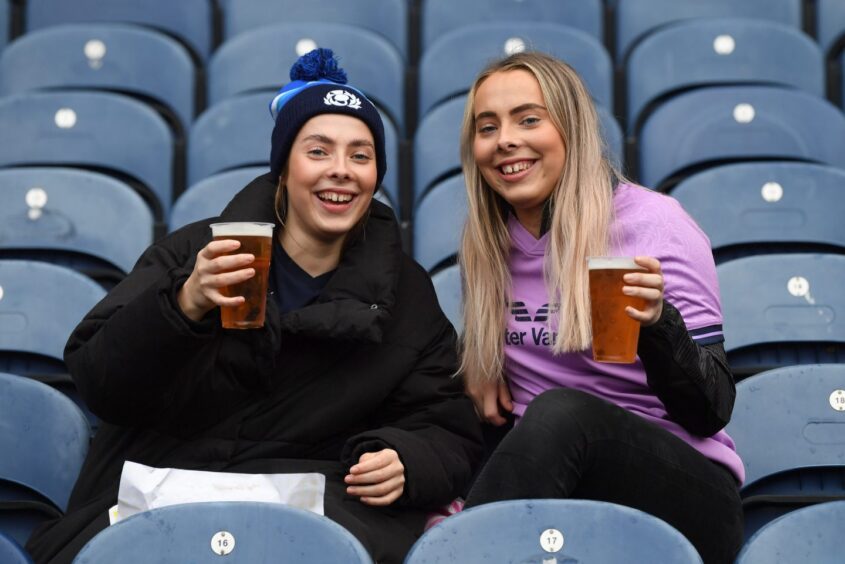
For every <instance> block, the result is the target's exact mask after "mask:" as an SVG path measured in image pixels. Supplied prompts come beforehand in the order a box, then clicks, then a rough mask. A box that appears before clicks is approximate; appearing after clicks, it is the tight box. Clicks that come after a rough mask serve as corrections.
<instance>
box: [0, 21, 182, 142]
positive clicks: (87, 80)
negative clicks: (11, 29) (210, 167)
mask: <svg viewBox="0 0 845 564" xmlns="http://www.w3.org/2000/svg"><path fill="white" fill-rule="evenodd" d="M195 75H196V71H195V68H194V63H193V61H192V60H191V56H190V54H189V53H188V51H187V49H185V47H184V46H183V45H182V44H180V43H179V42H178V41H175V40H174V39H171V38H170V37H168V36H167V35H164V34H163V33H159V32H157V31H154V30H150V29H144V28H141V27H138V26H131V25H123V24H93V23H92V24H68V25H61V26H55V27H49V28H45V29H42V30H38V31H33V32H30V33H27V34H26V35H23V36H21V37H19V38H18V39H17V40H15V41H14V42H13V43H12V44H10V45H9V46H8V47H7V48H6V49H5V50H3V53H2V57H0V84H2V87H0V95H4V96H6V95H9V94H14V93H18V92H26V91H32V90H48V89H53V90H57V89H59V90H70V89H87V90H94V89H96V90H111V91H117V92H121V93H125V94H129V95H132V96H137V97H139V98H141V99H144V101H146V100H150V101H151V102H152V103H153V105H154V106H155V107H157V109H161V110H162V113H163V114H164V115H165V116H167V117H168V118H170V121H171V122H175V123H174V126H176V127H177V128H178V129H177V132H178V133H179V134H180V136H181V137H184V135H185V133H186V132H187V130H188V127H189V126H190V124H191V122H192V121H193V119H194V98H195V96H196V93H195V83H196V76H195Z"/></svg>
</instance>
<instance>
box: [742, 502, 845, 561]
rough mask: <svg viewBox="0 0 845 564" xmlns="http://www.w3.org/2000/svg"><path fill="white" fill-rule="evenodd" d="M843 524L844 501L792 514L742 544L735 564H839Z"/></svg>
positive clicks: (844, 521) (806, 508) (844, 518)
mask: <svg viewBox="0 0 845 564" xmlns="http://www.w3.org/2000/svg"><path fill="white" fill-rule="evenodd" d="M843 523H845V501H831V502H828V503H819V504H817V505H812V506H810V507H805V508H803V509H798V510H796V511H792V512H791V513H788V514H787V515H784V516H783V517H780V518H779V519H776V520H775V521H772V522H771V523H769V524H768V525H766V526H765V527H764V528H763V529H761V530H759V531H758V532H757V534H755V535H754V536H753V537H752V538H751V539H750V540H749V541H748V542H747V543H745V545H744V546H743V548H742V550H741V551H740V553H739V556H737V559H736V564H791V563H794V562H813V563H814V564H834V563H835V562H841V561H842V526H843Z"/></svg>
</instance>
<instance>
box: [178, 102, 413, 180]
mask: <svg viewBox="0 0 845 564" xmlns="http://www.w3.org/2000/svg"><path fill="white" fill-rule="evenodd" d="M271 99H272V94H269V95H268V94H267V93H263V92H261V93H256V94H245V95H243V96H236V97H234V98H229V99H226V100H223V101H222V102H220V103H218V104H216V105H214V106H212V107H210V108H208V109H207V110H206V111H205V112H203V113H202V115H201V116H200V117H199V118H198V119H197V120H196V121H195V122H194V125H193V127H192V128H191V134H190V138H189V141H188V185H189V186H191V185H194V184H196V183H197V182H199V181H200V180H202V179H204V178H207V177H209V176H211V175H213V174H217V173H220V172H224V171H226V170H230V169H234V168H243V167H253V166H267V165H268V163H269V160H270V135H271V134H272V132H273V119H272V118H271V117H270V112H269V110H268V109H267V107H268V105H269V103H270V100H271ZM382 121H383V122H384V144H385V152H386V153H387V173H386V174H385V176H384V181H383V182H382V185H383V187H384V189H385V190H386V191H387V192H388V193H389V194H391V196H392V195H393V194H397V195H398V193H399V190H398V186H399V178H401V175H400V173H399V141H398V135H397V133H396V129H395V128H394V127H393V125H392V124H391V123H390V120H389V119H386V118H385V117H384V116H382Z"/></svg>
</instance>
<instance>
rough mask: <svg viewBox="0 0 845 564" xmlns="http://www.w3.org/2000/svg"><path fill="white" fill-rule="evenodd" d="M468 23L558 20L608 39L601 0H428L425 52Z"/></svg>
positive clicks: (424, 10) (424, 7) (424, 16)
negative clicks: (548, 0) (549, 0)
mask: <svg viewBox="0 0 845 564" xmlns="http://www.w3.org/2000/svg"><path fill="white" fill-rule="evenodd" d="M468 22H471V23H506V24H510V23H525V22H528V23H555V24H560V25H566V26H569V27H572V28H575V29H579V30H581V31H583V32H586V33H588V34H590V35H592V36H593V37H595V38H596V39H597V40H599V41H603V40H604V7H603V6H602V2H601V0H554V1H552V2H521V1H514V0H461V2H451V1H450V0H426V1H425V2H423V4H422V12H421V25H422V51H423V52H425V51H426V50H427V49H428V48H429V47H431V46H432V45H434V42H435V41H437V40H438V39H439V38H440V37H442V36H444V35H446V34H447V33H448V32H450V31H452V30H454V29H456V28H458V27H462V26H463V25H465V24H466V23H468ZM467 47H468V46H467ZM470 74H472V73H470Z"/></svg>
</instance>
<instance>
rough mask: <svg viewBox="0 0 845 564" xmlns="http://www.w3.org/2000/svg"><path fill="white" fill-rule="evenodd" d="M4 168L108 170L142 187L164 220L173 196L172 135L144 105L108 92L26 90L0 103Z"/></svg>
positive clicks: (0, 163)
mask: <svg viewBox="0 0 845 564" xmlns="http://www.w3.org/2000/svg"><path fill="white" fill-rule="evenodd" d="M0 129H2V130H3V131H4V135H3V136H2V138H0V166H5V167H8V166H24V165H39V164H41V165H43V164H49V165H64V166H78V167H89V168H105V169H108V170H112V171H116V172H118V173H120V174H123V175H128V176H129V177H131V178H133V179H135V181H138V182H141V183H143V185H142V186H139V187H138V189H139V190H140V191H141V192H142V194H141V195H142V196H144V199H145V200H147V202H148V203H149V204H150V206H151V208H153V211H154V213H155V215H156V217H159V218H163V217H164V215H166V212H167V210H168V209H169V208H170V203H171V198H172V194H173V151H174V145H173V133H172V132H171V130H170V128H169V127H168V126H167V123H166V122H165V121H164V119H163V118H162V117H161V116H160V115H159V114H157V113H156V112H155V111H154V110H153V109H151V108H150V107H149V106H147V105H146V104H143V103H142V102H139V101H137V100H133V99H132V98H129V97H127V96H122V95H120V94H112V93H106V92H78V91H77V92H27V93H22V94H14V95H12V96H7V97H5V98H2V99H0Z"/></svg>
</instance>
